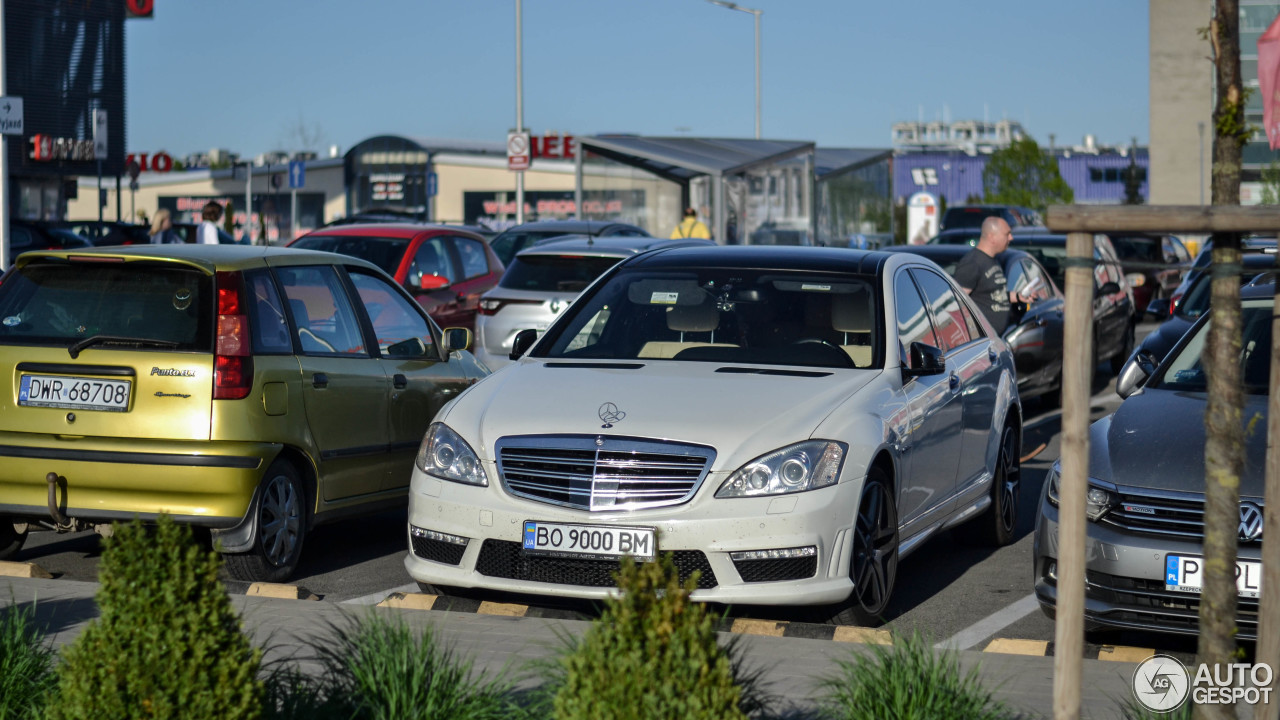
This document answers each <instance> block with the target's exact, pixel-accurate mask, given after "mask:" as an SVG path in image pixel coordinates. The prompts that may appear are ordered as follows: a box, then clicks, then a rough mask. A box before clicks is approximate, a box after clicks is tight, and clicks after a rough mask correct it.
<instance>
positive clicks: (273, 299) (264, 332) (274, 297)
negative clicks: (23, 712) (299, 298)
mask: <svg viewBox="0 0 1280 720" xmlns="http://www.w3.org/2000/svg"><path fill="white" fill-rule="evenodd" d="M244 279H245V285H246V286H247V287H248V291H249V312H250V313H251V314H250V322H252V323H253V325H252V335H253V353H254V354H255V355H259V354H269V353H291V352H293V341H292V340H290V339H289V320H288V319H287V318H285V315H284V303H282V302H281V301H280V293H279V292H277V291H276V284H275V282H273V281H272V279H271V273H269V272H267V271H266V270H251V271H249V272H246V273H245V274H244Z"/></svg>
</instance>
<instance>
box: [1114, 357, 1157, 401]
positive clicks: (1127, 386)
mask: <svg viewBox="0 0 1280 720" xmlns="http://www.w3.org/2000/svg"><path fill="white" fill-rule="evenodd" d="M1157 364H1158V363H1157V362H1156V358H1155V356H1154V355H1152V354H1151V353H1149V352H1147V351H1145V350H1139V351H1138V352H1136V353H1134V354H1133V357H1131V358H1129V362H1126V363H1125V364H1124V367H1123V368H1121V369H1120V377H1118V378H1116V394H1117V395H1119V396H1120V397H1122V398H1127V397H1129V396H1130V395H1132V394H1134V393H1135V392H1137V391H1138V389H1139V388H1141V387H1142V386H1143V385H1146V384H1147V381H1148V380H1150V379H1151V376H1152V375H1153V374H1155V371H1156V365H1157Z"/></svg>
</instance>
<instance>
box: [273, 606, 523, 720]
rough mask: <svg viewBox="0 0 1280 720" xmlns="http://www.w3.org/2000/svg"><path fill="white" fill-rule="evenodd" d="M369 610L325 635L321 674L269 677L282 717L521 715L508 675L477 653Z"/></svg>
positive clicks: (419, 719)
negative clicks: (488, 666) (463, 652)
mask: <svg viewBox="0 0 1280 720" xmlns="http://www.w3.org/2000/svg"><path fill="white" fill-rule="evenodd" d="M394 617H395V619H387V618H386V616H383V615H378V614H371V615H368V616H366V617H363V618H361V619H357V620H355V621H353V623H352V624H351V626H350V627H347V628H344V627H337V626H335V627H333V628H332V635H333V637H332V638H324V639H322V640H321V641H320V642H319V651H318V654H319V660H320V664H321V665H322V667H323V674H322V676H321V678H320V679H319V680H318V681H312V680H308V679H307V678H306V677H303V676H301V675H299V674H297V673H289V672H284V673H280V674H278V677H277V679H276V680H274V681H272V682H270V683H269V686H271V687H272V692H271V694H272V695H273V696H274V699H273V701H272V703H271V704H272V706H273V707H274V712H275V713H277V716H279V717H282V718H284V717H289V718H307V719H308V720H310V719H312V718H328V717H341V718H358V719H360V720H519V718H522V717H524V710H523V709H522V708H521V707H520V706H519V705H518V703H517V701H516V697H515V695H514V694H513V691H512V685H511V683H510V682H509V681H508V679H507V677H506V674H505V673H501V674H499V675H497V676H495V677H492V678H480V677H478V676H477V673H476V672H475V671H474V664H473V662H472V661H471V660H469V659H466V658H463V657H461V656H460V655H459V654H458V653H457V652H456V650H455V649H454V648H453V647H451V646H449V645H447V644H445V643H443V642H442V641H440V639H439V638H437V636H436V634H435V632H434V631H433V630H432V629H431V628H426V629H424V630H423V631H422V632H421V633H418V632H415V631H414V630H412V629H411V628H409V627H407V626H406V625H405V624H404V622H403V621H402V620H401V619H400V618H399V617H398V616H394Z"/></svg>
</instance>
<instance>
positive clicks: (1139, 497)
mask: <svg viewBox="0 0 1280 720" xmlns="http://www.w3.org/2000/svg"><path fill="white" fill-rule="evenodd" d="M1117 492H1118V494H1119V496H1120V502H1119V503H1117V505H1116V509H1115V510H1112V511H1111V512H1110V513H1108V514H1107V515H1106V516H1104V517H1103V518H1102V520H1101V522H1103V523H1105V524H1108V525H1111V526H1114V527H1118V528H1121V529H1124V530H1127V531H1129V532H1133V533H1142V534H1146V535H1158V536H1162V537H1173V538H1180V539H1195V540H1200V539H1202V538H1203V537H1204V495H1203V494H1201V493H1183V492H1173V491H1144V490H1142V489H1138V488H1131V487H1123V486H1121V487H1119V488H1117ZM1246 499H1247V498H1241V500H1246ZM1251 502H1254V503H1255V504H1257V505H1258V506H1259V507H1262V503H1261V501H1260V500H1251ZM1126 505H1130V506H1136V507H1142V508H1147V509H1150V510H1152V511H1154V512H1152V513H1141V512H1130V511H1126V510H1125V509H1124V508H1125V506H1126ZM1258 542H1260V540H1259V541H1258ZM1241 544H1246V543H1245V541H1241Z"/></svg>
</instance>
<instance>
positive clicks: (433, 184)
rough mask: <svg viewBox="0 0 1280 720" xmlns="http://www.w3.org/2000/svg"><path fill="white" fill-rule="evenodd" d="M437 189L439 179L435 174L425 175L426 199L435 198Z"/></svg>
mask: <svg viewBox="0 0 1280 720" xmlns="http://www.w3.org/2000/svg"><path fill="white" fill-rule="evenodd" d="M438 189H439V178H438V177H437V176H436V174H435V173H433V172H429V173H427V197H435V196H436V191H437V190H438Z"/></svg>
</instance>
